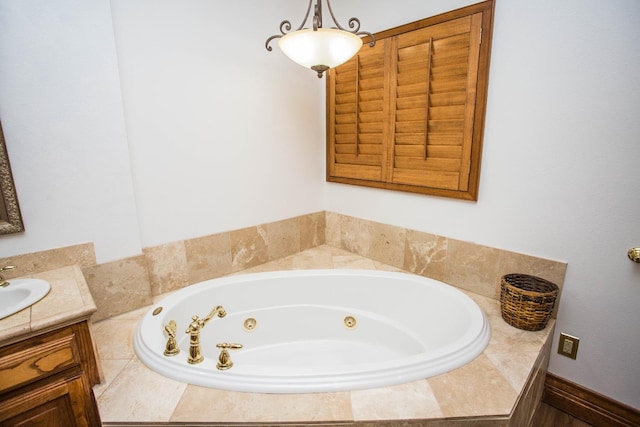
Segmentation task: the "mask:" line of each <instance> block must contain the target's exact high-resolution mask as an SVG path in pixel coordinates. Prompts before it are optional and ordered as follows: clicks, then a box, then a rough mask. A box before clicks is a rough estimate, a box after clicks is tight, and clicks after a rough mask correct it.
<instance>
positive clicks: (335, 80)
mask: <svg viewBox="0 0 640 427" xmlns="http://www.w3.org/2000/svg"><path fill="white" fill-rule="evenodd" d="M384 48H385V43H384V40H383V41H381V42H378V43H376V45H375V46H374V47H373V48H370V47H369V46H366V49H362V50H361V51H360V53H359V54H357V55H356V56H355V57H354V58H352V59H351V60H350V61H349V62H347V63H346V64H343V65H341V66H340V67H338V68H336V69H334V70H333V71H334V72H332V73H331V75H330V77H329V79H330V83H329V84H330V86H331V90H330V91H329V94H330V97H331V99H329V104H328V105H329V106H330V108H331V109H332V111H330V112H329V114H328V116H327V119H328V120H329V126H328V135H329V147H330V148H329V156H330V157H331V161H330V162H329V165H330V174H331V175H333V176H337V177H350V178H358V179H364V180H376V181H379V180H381V179H382V177H383V176H382V173H383V169H382V165H383V164H384V162H385V161H386V159H385V157H386V156H385V153H384V146H385V139H387V136H386V132H385V129H384V126H383V124H384V123H385V121H386V120H385V118H384V117H385V116H387V115H388V110H389V102H388V86H387V82H386V81H385V55H384Z"/></svg>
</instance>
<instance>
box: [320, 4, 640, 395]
mask: <svg viewBox="0 0 640 427" xmlns="http://www.w3.org/2000/svg"><path fill="white" fill-rule="evenodd" d="M429 3H431V2H423V1H419V0H415V1H409V0H406V1H398V2H394V7H393V8H389V10H387V11H385V13H384V14H379V13H378V12H377V8H376V7H374V6H373V5H372V3H371V2H365V1H361V0H358V1H353V2H350V5H351V7H352V8H353V9H354V10H358V9H360V10H361V11H362V12H359V15H358V17H359V18H360V20H361V21H362V25H363V27H365V26H368V24H370V23H371V25H372V26H374V27H375V28H374V31H377V30H379V29H381V28H387V27H391V26H393V25H397V24H398V23H402V22H409V21H411V20H415V19H418V18H421V17H426V16H430V13H429V12H430V10H428V9H430V8H432V7H436V6H441V3H443V2H433V3H438V4H437V5H436V4H434V5H432V6H431V5H429ZM467 3H469V4H470V3H473V2H467ZM638 22H640V2H637V1H634V0H616V1H612V2H602V1H599V0H589V1H578V0H575V1H563V2H557V1H553V0H548V1H530V0H509V1H504V0H503V1H500V0H498V1H497V5H496V14H495V27H494V34H493V36H494V38H493V50H492V60H491V72H490V88H489V100H488V101H489V102H488V111H487V118H486V130H485V136H484V152H483V161H482V173H481V183H480V192H479V200H478V202H477V203H471V202H464V201H454V200H445V199H439V198H435V197H425V196H420V195H410V194H402V193H397V192H389V191H384V190H373V189H360V188H357V187H352V186H347V185H340V184H329V183H327V184H325V186H326V191H325V208H326V209H327V210H330V211H336V212H341V213H344V214H348V215H352V216H356V217H361V218H368V219H371V220H375V221H379V222H384V223H391V224H395V225H398V226H403V227H407V228H412V229H417V230H423V231H428V232H431V233H435V234H441V235H444V236H449V237H454V238H459V239H463V240H469V241H474V242H478V243H482V244H486V245H489V246H494V247H499V248H504V249H508V250H513V251H516V252H522V253H528V254H532V255H536V256H541V257H548V258H552V259H556V260H562V261H567V262H568V271H567V276H566V282H565V287H564V291H563V295H562V301H561V304H560V311H559V318H558V324H557V328H556V337H555V340H556V342H554V348H553V352H552V356H551V365H550V370H551V371H552V372H554V373H556V374H558V375H560V376H561V377H564V378H567V379H569V380H572V381H574V382H577V383H579V384H582V385H584V386H586V387H588V388H591V389H594V390H596V391H598V392H600V393H602V394H605V395H607V396H610V397H612V398H614V399H617V400H620V401H622V402H624V403H626V404H629V405H632V406H634V407H636V408H640V358H639V355H640V310H638V305H639V303H640V265H638V264H634V263H632V262H630V261H629V260H628V259H627V256H626V252H627V250H628V249H629V248H630V247H633V246H640V222H639V221H638V212H640V192H639V191H638V185H637V183H636V182H635V181H634V180H635V178H634V175H636V174H637V171H638V164H639V161H640V140H639V135H640V120H639V119H638V118H639V117H640V101H639V99H640V80H639V79H638V78H637V72H638V70H640V48H639V47H640V26H639V25H638ZM387 23H388V24H387ZM559 332H566V333H569V334H571V335H575V336H578V337H579V338H581V342H580V347H579V352H578V358H577V360H575V361H573V360H571V359H568V358H566V357H563V356H559V355H557V354H556V350H557V347H556V346H557V344H556V343H557V335H558V333H559Z"/></svg>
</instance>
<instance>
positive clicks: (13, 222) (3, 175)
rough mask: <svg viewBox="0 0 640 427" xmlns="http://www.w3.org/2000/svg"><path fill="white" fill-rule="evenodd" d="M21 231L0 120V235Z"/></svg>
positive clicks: (14, 189)
mask: <svg viewBox="0 0 640 427" xmlns="http://www.w3.org/2000/svg"><path fill="white" fill-rule="evenodd" d="M22 231H24V224H23V222H22V215H21V214H20V206H19V205H18V195H17V194H16V186H15V184H14V183H13V174H12V173H11V165H10V164H9V155H8V153H7V147H6V144H5V142H4V132H2V122H1V121H0V235H2V234H13V233H20V232H22Z"/></svg>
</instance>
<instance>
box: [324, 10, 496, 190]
mask: <svg viewBox="0 0 640 427" xmlns="http://www.w3.org/2000/svg"><path fill="white" fill-rule="evenodd" d="M494 5H495V0H489V1H485V2H482V3H477V4H473V5H470V6H466V7H463V8H460V9H456V10H452V11H450V12H445V13H443V14H440V15H436V16H433V17H429V18H425V19H421V20H418V21H414V22H411V23H408V24H405V25H401V26H398V27H395V28H391V29H388V30H385V31H381V32H378V33H376V34H375V38H376V40H378V41H382V40H385V41H387V43H386V45H385V55H386V58H385V61H384V62H385V67H389V66H390V65H389V62H390V61H388V60H387V58H389V55H390V52H391V50H392V49H393V46H392V43H390V42H389V40H394V37H395V36H398V35H400V34H404V33H408V32H411V31H414V30H418V29H421V28H425V27H429V26H432V25H436V24H441V23H444V22H447V21H450V20H454V19H458V18H462V17H467V16H472V15H474V14H477V13H482V31H481V34H480V35H479V38H480V40H479V42H480V54H479V59H478V74H477V80H476V87H475V99H476V102H475V106H474V112H473V115H474V120H473V132H472V137H471V138H472V144H471V147H470V150H471V152H470V156H469V163H470V164H469V175H468V188H467V190H465V191H460V190H447V189H441V188H435V187H422V186H417V185H408V184H400V183H391V182H386V181H384V179H386V178H387V176H389V174H390V170H391V169H390V168H393V164H392V163H393V162H391V161H389V159H390V156H392V155H393V148H390V147H387V149H386V150H383V160H384V161H385V163H383V167H382V178H383V180H382V181H372V180H366V181H365V180H361V179H356V178H345V177H338V176H335V175H334V174H333V172H334V170H335V169H334V167H335V149H334V147H333V145H332V143H331V142H330V141H331V139H332V135H333V132H335V124H334V123H333V120H332V118H333V117H334V113H335V110H334V104H333V102H334V100H335V99H334V94H335V82H334V81H333V79H332V78H331V73H332V72H334V71H333V70H329V71H327V86H326V89H327V107H326V114H327V120H326V122H327V123H326V131H327V144H326V147H327V156H326V159H327V168H326V180H327V181H329V182H337V183H344V184H354V185H363V186H367V187H374V188H382V189H390V190H396V191H405V192H411V193H421V194H429V195H435V196H442V197H450V198H457V199H463V200H472V201H476V200H477V199H478V188H479V181H480V164H481V156H482V145H483V135H484V123H485V113H486V104H487V94H488V84H489V64H490V60H491V58H490V56H491V42H492V40H491V39H492V34H493V17H494ZM363 41H364V44H363V46H364V47H363V49H366V48H367V46H366V43H367V41H368V38H367V37H365V38H364V39H363ZM386 72H387V70H385V73H386ZM385 90H389V91H390V92H394V91H391V90H390V88H385ZM390 92H389V103H392V102H395V94H393V93H390ZM356 102H357V100H356ZM385 108H389V107H388V106H385ZM393 126H394V125H393V124H391V123H387V126H385V132H392V131H393Z"/></svg>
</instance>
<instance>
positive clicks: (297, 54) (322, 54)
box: [278, 28, 362, 68]
mask: <svg viewBox="0 0 640 427" xmlns="http://www.w3.org/2000/svg"><path fill="white" fill-rule="evenodd" d="M278 45H279V46H280V49H281V50H282V52H284V54H285V55H287V56H288V57H289V58H290V59H291V60H292V61H294V62H296V63H298V64H300V65H302V66H303V67H307V68H312V67H317V66H324V67H327V68H333V67H337V66H338V65H340V64H343V63H345V62H347V61H348V60H349V59H351V58H352V57H353V55H355V54H356V53H358V51H359V50H360V47H362V39H361V38H360V37H358V36H357V35H355V34H353V33H350V32H348V31H343V30H338V29H334V28H318V29H317V30H316V31H314V30H311V29H305V30H299V31H294V32H292V33H289V34H287V35H285V36H282V38H281V39H280V40H279V41H278Z"/></svg>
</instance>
